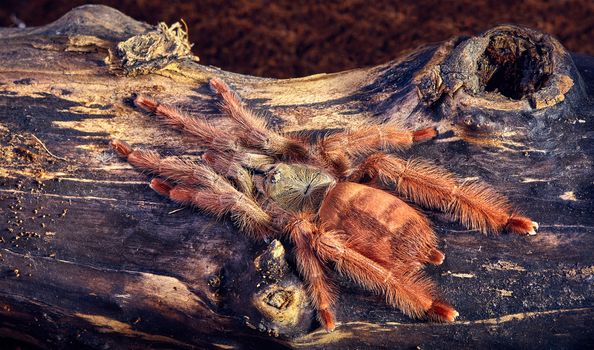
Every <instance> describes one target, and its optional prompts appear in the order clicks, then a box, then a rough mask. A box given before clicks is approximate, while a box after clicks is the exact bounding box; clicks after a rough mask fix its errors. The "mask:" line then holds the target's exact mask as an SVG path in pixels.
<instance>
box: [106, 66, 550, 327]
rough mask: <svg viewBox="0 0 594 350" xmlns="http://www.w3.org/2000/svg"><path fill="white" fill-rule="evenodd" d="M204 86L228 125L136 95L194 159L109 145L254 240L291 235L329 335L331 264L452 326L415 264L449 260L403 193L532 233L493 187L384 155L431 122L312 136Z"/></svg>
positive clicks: (483, 222) (489, 224)
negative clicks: (273, 123) (192, 149)
mask: <svg viewBox="0 0 594 350" xmlns="http://www.w3.org/2000/svg"><path fill="white" fill-rule="evenodd" d="M210 87H211V88H212V90H213V91H214V92H215V93H216V94H217V95H218V97H219V98H220V109H221V110H222V112H223V113H224V114H225V115H226V116H227V117H229V123H228V124H226V125H225V126H224V127H214V126H213V125H212V124H211V123H210V122H209V121H208V120H207V119H206V118H205V117H203V116H197V117H193V116H190V115H187V114H184V113H182V112H180V111H178V110H176V109H174V108H172V107H170V106H167V105H163V104H159V103H158V102H156V101H155V100H153V99H151V98H148V97H145V96H137V97H136V98H135V104H136V106H138V107H140V108H142V109H144V110H147V111H150V112H153V113H155V114H156V115H158V116H159V117H160V119H161V120H162V121H163V122H164V123H165V124H166V125H168V126H171V127H174V128H177V129H181V130H183V131H184V132H186V133H188V134H190V135H192V136H193V137H194V138H195V140H196V142H197V143H198V145H200V146H202V147H204V148H206V152H205V153H204V154H203V155H202V159H201V161H200V162H190V161H187V160H183V159H181V158H162V157H160V156H159V155H158V154H157V153H155V152H152V151H144V150H133V149H132V148H131V147H130V146H129V145H128V144H126V143H125V142H123V141H119V140H112V141H111V145H112V147H113V148H114V149H115V151H116V152H117V153H118V154H119V155H120V156H122V157H125V158H127V160H128V162H129V163H130V164H132V165H133V166H135V167H138V168H140V169H143V170H147V171H149V172H151V173H153V174H155V175H157V176H159V177H160V178H163V179H160V178H154V179H153V180H152V181H151V183H150V186H151V188H152V189H154V190H155V191H157V192H158V193H160V194H162V195H164V196H167V197H169V198H171V199H172V200H174V201H176V202H180V203H187V204H191V205H193V206H195V207H197V208H199V209H201V210H203V211H204V212H206V213H210V214H212V215H215V216H222V215H225V214H229V215H230V216H231V218H232V219H233V220H234V221H235V223H236V224H237V225H238V227H239V229H240V230H241V231H242V232H244V233H246V234H248V235H249V236H250V237H252V238H253V239H257V240H266V239H269V238H273V237H279V238H286V239H288V240H289V241H290V242H291V243H292V245H293V247H294V254H295V260H296V265H297V266H298V270H299V272H300V274H301V276H302V278H303V280H304V282H305V284H306V286H307V288H308V293H309V296H310V299H311V302H312V303H313V306H314V307H315V309H316V310H317V314H318V317H319V320H320V322H321V323H322V325H323V326H324V327H325V328H326V330H328V331H331V330H333V329H334V327H335V319H334V315H333V311H332V308H333V305H334V303H335V301H336V297H337V291H336V288H335V287H334V286H333V284H332V283H331V281H330V277H329V270H330V267H331V266H333V267H334V268H335V269H336V270H338V272H339V273H341V274H342V275H346V276H348V277H350V278H351V279H352V280H353V281H355V282H357V283H358V284H359V285H361V286H362V287H363V288H366V289H368V290H372V291H375V292H377V293H381V294H384V295H385V297H386V300H387V302H388V304H390V305H392V306H394V307H397V308H399V309H400V310H402V312H404V313H405V314H407V315H409V316H411V317H417V318H420V317H423V318H428V319H430V320H435V321H443V322H452V321H454V319H455V318H456V317H457V316H458V312H457V311H456V310H455V309H454V308H453V307H452V306H450V305H449V304H448V303H446V302H445V301H443V300H441V299H439V298H438V297H437V292H436V288H435V286H434V283H433V282H432V281H431V280H429V279H428V278H427V277H426V276H424V275H423V273H422V271H421V268H422V267H423V265H424V264H428V263H429V264H435V265H439V264H441V263H442V262H443V260H444V258H445V255H444V254H443V252H441V251H440V250H439V249H438V248H437V239H436V236H435V233H434V231H433V230H432V228H431V225H430V223H429V221H428V219H427V218H426V217H425V215H423V214H422V213H420V212H419V211H418V210H417V209H415V208H414V207H412V206H410V205H409V204H407V203H406V202H405V201H403V200H402V199H400V198H398V197H403V198H404V199H405V200H406V201H410V202H413V203H416V204H419V205H421V206H423V207H426V208H430V209H438V210H441V211H444V212H446V213H448V214H450V215H451V216H452V217H453V218H454V219H456V220H458V221H460V222H461V223H462V224H464V225H465V226H467V227H469V228H471V229H476V230H479V231H482V232H483V233H487V232H500V231H503V230H507V231H509V232H514V233H518V234H529V235H533V234H536V230H537V229H538V224H537V223H536V222H534V221H532V220H530V219H528V218H526V217H523V216H520V215H516V214H515V213H514V212H513V211H512V209H511V206H510V205H509V204H508V202H507V200H506V199H505V198H504V197H503V196H501V195H499V194H497V193H496V192H495V191H494V190H492V189H491V188H489V187H487V186H485V185H483V184H481V183H478V182H463V181H458V180H457V179H456V178H455V177H454V175H452V174H451V173H449V172H447V171H445V170H443V169H440V168H438V167H436V166H434V165H431V164H429V163H427V162H423V161H419V160H404V159H401V158H399V157H396V156H394V155H391V154H388V153H383V152H382V151H384V152H385V151H393V150H402V149H405V148H408V147H410V146H411V145H413V144H415V143H418V142H422V141H427V140H430V139H432V138H434V137H435V136H437V130H436V129H435V128H432V127H427V128H423V129H420V130H416V131H410V130H405V129H403V128H401V127H399V126H398V125H397V124H395V123H392V122H388V123H384V124H377V123H376V124H369V125H367V126H363V127H361V128H359V129H356V130H345V131H342V132H338V133H334V134H328V135H325V136H324V137H320V138H318V139H316V140H312V139H311V138H308V137H306V136H303V135H302V136H296V135H291V134H286V133H280V132H276V131H274V130H272V129H271V128H269V127H268V126H267V123H266V121H265V119H264V118H262V117H260V116H259V115H258V114H257V113H256V112H254V111H252V110H251V109H249V108H248V107H246V106H245V105H244V104H243V103H242V101H241V99H240V97H239V96H238V95H237V94H236V93H235V92H234V91H232V90H231V89H230V88H229V87H228V85H227V84H226V83H225V82H223V81H222V80H220V79H216V78H215V79H212V80H210Z"/></svg>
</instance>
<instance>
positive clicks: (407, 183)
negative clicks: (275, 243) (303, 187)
mask: <svg viewBox="0 0 594 350" xmlns="http://www.w3.org/2000/svg"><path fill="white" fill-rule="evenodd" d="M365 175H367V176H370V177H371V178H377V179H379V181H380V182H382V183H383V185H384V186H386V187H387V188H390V187H393V188H394V191H395V192H396V193H398V194H400V195H402V196H404V197H405V198H407V199H409V200H411V201H413V202H415V203H418V204H420V205H422V206H425V207H428V208H433V209H438V210H441V211H444V212H446V213H449V214H450V215H452V216H453V218H454V219H456V220H458V221H460V222H461V223H462V224H463V225H465V226H466V227H468V228H471V229H476V230H479V231H481V232H483V233H488V232H501V231H502V230H507V231H509V232H513V233H517V234H529V235H534V234H536V230H537V229H538V223H536V222H534V221H531V220H530V219H529V218H526V217H524V216H520V215H516V214H515V213H514V212H512V209H511V206H510V204H509V203H508V201H507V199H506V198H505V197H503V196H502V195H500V194H498V193H497V192H495V191H494V190H493V189H491V188H490V187H488V186H486V185H484V184H482V183H478V182H461V183H460V182H458V181H457V180H456V178H455V177H454V175H453V174H451V173H449V172H447V171H446V170H444V169H441V168H439V167H436V166H433V165H431V164H427V163H424V162H421V161H417V160H403V159H400V158H398V157H395V156H393V155H388V154H385V153H376V154H373V155H371V156H370V157H369V158H367V159H366V160H365V162H363V164H361V165H360V166H359V168H358V169H357V170H356V171H355V172H354V173H353V175H352V176H351V179H352V180H353V181H357V180H359V179H361V178H362V177H363V176H365Z"/></svg>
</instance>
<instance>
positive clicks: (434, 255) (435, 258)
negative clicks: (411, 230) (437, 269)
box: [429, 249, 445, 265]
mask: <svg viewBox="0 0 594 350" xmlns="http://www.w3.org/2000/svg"><path fill="white" fill-rule="evenodd" d="M444 260H445V254H444V253H443V252H442V251H440V250H438V249H433V250H432V251H431V252H430V253H429V261H430V262H431V264H433V265H441V264H442V263H443V261H444Z"/></svg>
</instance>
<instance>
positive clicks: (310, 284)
mask: <svg viewBox="0 0 594 350" xmlns="http://www.w3.org/2000/svg"><path fill="white" fill-rule="evenodd" d="M311 217H312V215H309V214H307V213H298V214H295V215H294V216H293V217H292V218H291V219H290V220H289V221H288V224H287V226H286V231H287V232H288V233H289V235H290V237H291V240H292V241H293V243H294V245H295V248H294V251H295V259H296V261H297V267H298V269H299V272H300V273H301V276H303V279H304V281H305V284H306V286H307V289H308V291H309V295H310V298H311V301H312V304H313V306H314V308H315V309H316V310H317V312H318V319H319V321H320V322H321V323H322V325H323V326H324V328H325V329H326V331H328V332H331V331H333V330H334V328H335V326H336V323H335V320H334V313H333V311H332V306H333V305H334V303H335V301H336V291H335V287H334V285H333V284H332V282H331V281H330V279H329V277H328V273H327V268H326V266H325V265H324V263H323V262H322V261H321V260H320V259H319V257H318V255H317V252H316V251H315V249H314V246H315V245H314V244H312V242H314V241H315V240H316V239H317V237H318V236H319V235H320V234H321V233H320V232H321V231H322V229H321V228H320V227H318V226H317V225H316V224H315V223H314V222H313V221H312V220H311Z"/></svg>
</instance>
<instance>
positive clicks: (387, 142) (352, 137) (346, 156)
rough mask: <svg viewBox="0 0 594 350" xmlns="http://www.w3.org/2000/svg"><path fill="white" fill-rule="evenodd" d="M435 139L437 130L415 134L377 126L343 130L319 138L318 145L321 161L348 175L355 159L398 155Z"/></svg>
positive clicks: (391, 124) (394, 126) (394, 125)
mask: <svg viewBox="0 0 594 350" xmlns="http://www.w3.org/2000/svg"><path fill="white" fill-rule="evenodd" d="M436 136H437V130H436V129H435V128H433V127H427V128H423V129H419V130H416V131H411V130H406V129H404V128H403V127H402V126H400V125H398V123H395V122H389V123H385V124H377V123H374V122H369V123H366V125H365V126H363V127H360V128H357V129H354V130H345V131H342V132H338V133H335V134H332V135H329V136H326V137H324V138H322V139H321V140H320V141H319V142H318V146H319V148H320V151H321V154H322V157H323V158H324V160H325V161H326V162H328V163H330V164H331V165H332V166H333V167H334V168H336V169H337V170H338V172H339V173H343V174H345V173H347V172H348V170H349V169H351V163H352V162H353V160H354V159H356V158H357V157H361V156H367V155H369V154H371V153H374V152H377V151H380V150H383V151H398V150H403V149H408V148H410V147H411V146H412V145H413V143H419V142H423V141H427V140H430V139H432V138H434V137H436Z"/></svg>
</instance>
